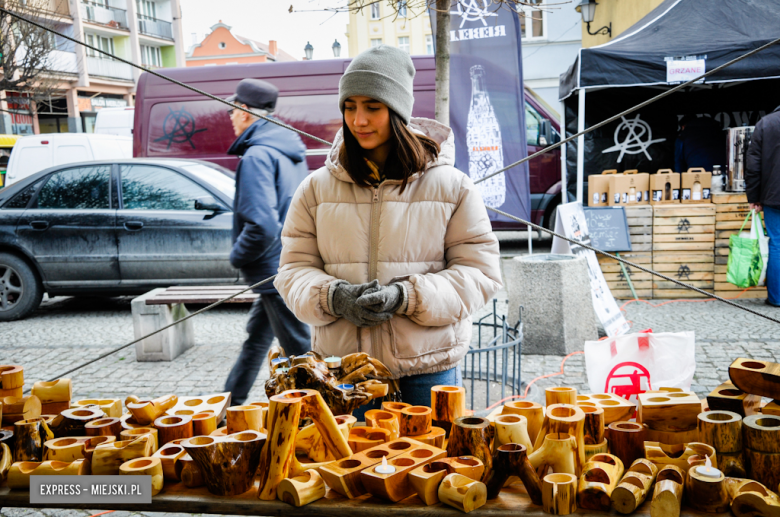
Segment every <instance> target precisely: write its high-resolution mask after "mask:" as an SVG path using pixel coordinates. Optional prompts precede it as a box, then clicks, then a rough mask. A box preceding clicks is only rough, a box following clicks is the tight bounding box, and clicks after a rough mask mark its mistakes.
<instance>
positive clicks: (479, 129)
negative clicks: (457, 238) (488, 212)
mask: <svg viewBox="0 0 780 517" xmlns="http://www.w3.org/2000/svg"><path fill="white" fill-rule="evenodd" d="M466 144H467V145H468V149H469V176H470V177H471V179H472V180H474V181H477V180H478V179H481V178H484V177H485V176H487V175H489V174H492V173H493V172H495V171H497V170H499V169H501V168H503V167H504V152H503V149H502V147H501V128H500V127H499V125H498V120H497V119H496V114H495V112H494V111H493V106H492V105H491V104H490V97H488V93H487V90H486V89H485V69H484V68H482V67H481V66H480V65H476V66H472V67H471V107H470V109H469V118H468V123H467V125H466ZM477 187H479V190H480V192H481V193H482V200H483V201H484V203H485V205H487V206H489V207H493V208H498V207H500V206H501V205H503V204H504V201H505V199H506V180H505V179H504V175H503V174H498V175H496V176H493V177H492V178H490V179H489V180H487V181H483V182H482V183H478V184H477Z"/></svg>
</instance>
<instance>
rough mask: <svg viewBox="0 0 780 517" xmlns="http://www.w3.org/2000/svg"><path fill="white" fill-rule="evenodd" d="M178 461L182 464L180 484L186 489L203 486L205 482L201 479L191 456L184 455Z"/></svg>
mask: <svg viewBox="0 0 780 517" xmlns="http://www.w3.org/2000/svg"><path fill="white" fill-rule="evenodd" d="M179 461H180V462H181V464H182V468H181V482H182V484H183V485H184V486H186V487H187V488H198V487H201V486H204V485H205V484H206V481H205V480H204V479H203V473H202V472H201V471H200V468H198V464H197V463H195V461H194V460H193V459H192V456H190V455H189V454H185V455H184V456H182V457H181V458H179Z"/></svg>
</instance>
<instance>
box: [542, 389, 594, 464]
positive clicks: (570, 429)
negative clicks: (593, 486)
mask: <svg viewBox="0 0 780 517" xmlns="http://www.w3.org/2000/svg"><path fill="white" fill-rule="evenodd" d="M550 434H570V435H572V436H573V437H574V439H575V440H576V442H577V451H576V452H577V464H576V467H577V471H576V472H572V474H574V475H575V476H579V475H580V470H581V469H582V466H583V465H584V464H585V412H584V411H582V409H581V408H580V407H579V406H573V405H569V404H553V405H552V406H548V407H547V409H546V411H545V415H544V421H543V422H542V428H541V429H540V430H539V436H541V437H542V439H540V438H539V437H537V438H536V442H534V451H536V449H538V448H539V447H540V446H541V445H542V441H543V440H546V437H547V436H548V435H550Z"/></svg>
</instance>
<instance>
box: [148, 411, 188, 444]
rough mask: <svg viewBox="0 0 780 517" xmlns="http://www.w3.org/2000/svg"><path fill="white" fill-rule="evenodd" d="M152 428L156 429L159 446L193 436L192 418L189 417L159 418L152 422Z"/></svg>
mask: <svg viewBox="0 0 780 517" xmlns="http://www.w3.org/2000/svg"><path fill="white" fill-rule="evenodd" d="M154 426H155V427H156V428H157V435H158V437H159V440H160V443H159V444H160V445H165V444H166V443H169V442H172V441H173V440H180V439H183V438H191V437H192V436H194V434H193V432H192V417H191V416H189V415H179V416H161V417H160V418H158V419H157V420H155V421H154Z"/></svg>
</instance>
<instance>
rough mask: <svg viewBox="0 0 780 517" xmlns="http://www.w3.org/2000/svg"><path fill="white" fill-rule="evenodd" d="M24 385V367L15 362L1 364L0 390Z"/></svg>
mask: <svg viewBox="0 0 780 517" xmlns="http://www.w3.org/2000/svg"><path fill="white" fill-rule="evenodd" d="M23 386H24V368H22V367H21V366H19V365H15V364H3V365H0V390H12V389H16V388H21V387H23Z"/></svg>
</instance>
